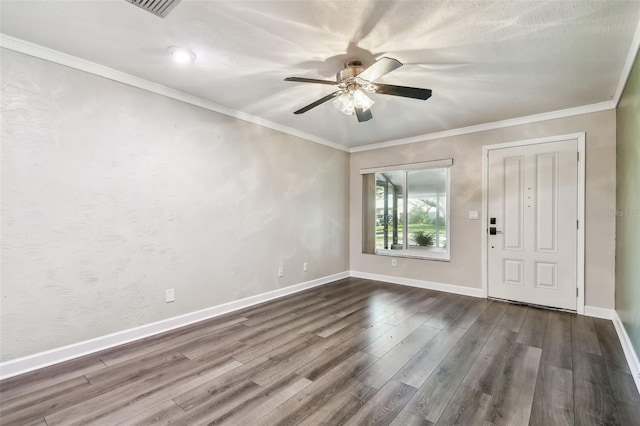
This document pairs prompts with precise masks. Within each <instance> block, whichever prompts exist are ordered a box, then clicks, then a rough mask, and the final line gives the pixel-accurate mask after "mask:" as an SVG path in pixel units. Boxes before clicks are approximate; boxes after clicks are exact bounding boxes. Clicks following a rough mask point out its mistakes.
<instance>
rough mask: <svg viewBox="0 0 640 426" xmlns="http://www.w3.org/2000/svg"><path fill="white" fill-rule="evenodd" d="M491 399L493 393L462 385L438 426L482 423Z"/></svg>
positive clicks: (465, 425)
mask: <svg viewBox="0 0 640 426" xmlns="http://www.w3.org/2000/svg"><path fill="white" fill-rule="evenodd" d="M490 401H491V395H487V394H486V393H482V392H480V391H478V390H476V389H472V388H470V387H468V386H464V385H461V386H460V387H459V388H458V390H457V391H456V393H455V394H454V395H453V397H452V398H451V400H450V401H449V404H448V405H447V408H446V409H445V411H444V413H442V416H441V417H440V420H438V423H436V424H437V425H438V426H453V425H460V426H467V425H478V424H482V421H483V420H484V418H485V416H486V414H487V410H488V409H489V402H490Z"/></svg>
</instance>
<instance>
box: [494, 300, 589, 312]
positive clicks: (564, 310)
mask: <svg viewBox="0 0 640 426" xmlns="http://www.w3.org/2000/svg"><path fill="white" fill-rule="evenodd" d="M487 299H489V300H495V301H497V302H506V303H510V304H512V305H521V306H529V307H531V308H537V309H546V310H548V311H556V312H567V313H569V314H577V313H578V312H577V311H576V310H575V309H574V310H571V309H563V308H554V307H553V306H545V305H536V304H535V303H527V302H520V301H518V300H509V299H500V298H498V297H490V296H489V297H487Z"/></svg>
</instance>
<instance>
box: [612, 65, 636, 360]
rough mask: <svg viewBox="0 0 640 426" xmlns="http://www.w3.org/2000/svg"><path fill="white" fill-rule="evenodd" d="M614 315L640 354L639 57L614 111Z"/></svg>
mask: <svg viewBox="0 0 640 426" xmlns="http://www.w3.org/2000/svg"><path fill="white" fill-rule="evenodd" d="M616 119H617V157H618V168H617V180H618V184H617V208H616V213H617V217H616V311H617V312H618V316H620V319H621V320H622V323H623V324H624V327H625V329H626V330H627V334H628V335H629V338H630V339H631V343H632V344H633V346H634V348H635V350H636V353H639V354H640V56H639V57H636V60H635V63H634V65H633V68H632V69H631V74H630V76H629V79H628V80H627V84H626V86H625V88H624V91H623V92H622V97H621V98H620V103H619V104H618V109H617V111H616Z"/></svg>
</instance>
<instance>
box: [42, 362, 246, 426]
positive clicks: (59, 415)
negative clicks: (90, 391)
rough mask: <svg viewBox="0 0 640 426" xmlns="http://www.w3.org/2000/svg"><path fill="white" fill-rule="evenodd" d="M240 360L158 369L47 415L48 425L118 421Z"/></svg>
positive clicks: (181, 391) (184, 389)
mask: <svg viewBox="0 0 640 426" xmlns="http://www.w3.org/2000/svg"><path fill="white" fill-rule="evenodd" d="M239 364H240V363H239V362H238V361H236V360H232V359H231V358H227V359H226V360H217V362H216V363H215V364H207V363H203V364H198V363H196V362H194V361H189V362H188V363H187V364H182V365H181V368H179V369H178V368H174V371H171V372H166V373H164V374H163V373H159V374H158V375H156V376H154V377H152V378H150V379H147V380H145V381H142V382H134V383H131V384H129V385H125V386H123V387H121V388H118V389H115V390H113V391H111V392H108V393H105V394H101V395H99V396H97V397H95V398H92V399H90V400H88V401H85V402H83V404H81V405H75V406H72V407H69V408H66V409H64V410H61V411H58V412H56V413H54V414H52V415H49V416H45V420H46V421H47V424H48V425H49V426H52V425H73V424H86V423H96V424H97V423H102V424H113V423H118V422H120V421H124V420H126V419H128V418H130V417H131V416H133V415H135V414H137V413H139V412H141V411H145V410H147V409H149V408H151V407H153V406H155V405H157V404H159V403H160V402H162V401H164V400H166V399H170V396H171V395H176V394H181V393H183V392H186V391H188V390H189V389H191V388H193V387H197V386H199V385H201V384H203V383H206V382H209V381H211V380H213V379H214V378H216V377H218V376H220V375H222V374H224V373H225V372H227V371H230V370H232V369H234V368H236V367H237V366H239Z"/></svg>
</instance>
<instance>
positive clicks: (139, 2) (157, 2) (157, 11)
mask: <svg viewBox="0 0 640 426" xmlns="http://www.w3.org/2000/svg"><path fill="white" fill-rule="evenodd" d="M125 1H126V2H128V3H131V4H135V5H136V6H138V7H141V8H142V9H144V10H146V11H147V12H151V13H153V14H154V15H156V16H159V17H161V18H164V17H165V16H167V14H168V13H169V12H171V10H172V9H173V8H174V7H176V5H177V4H178V3H180V0H125Z"/></svg>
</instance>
